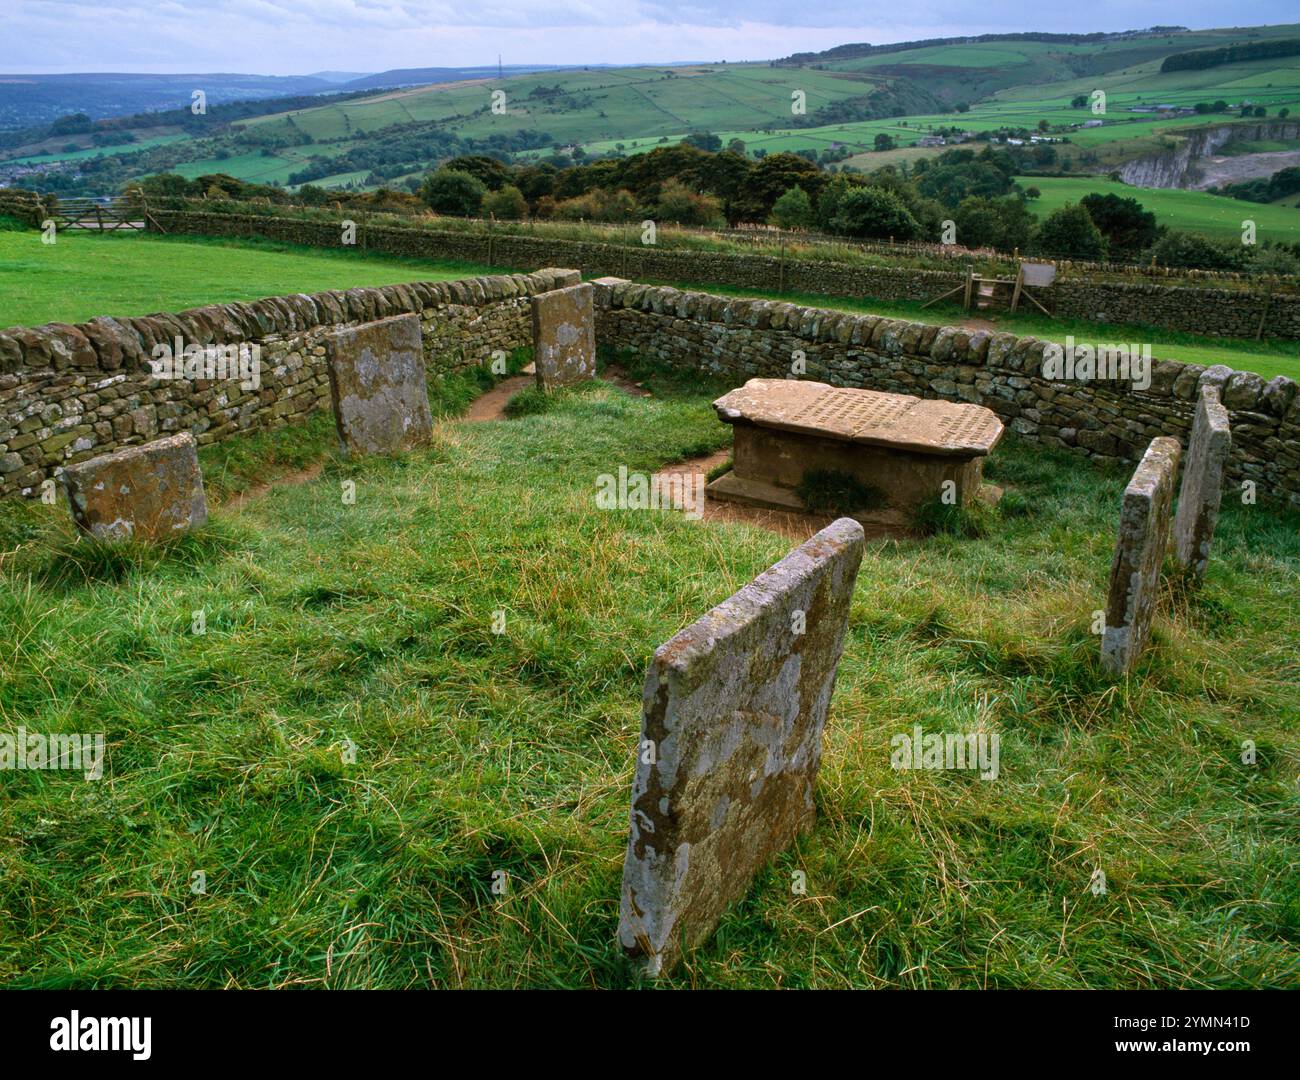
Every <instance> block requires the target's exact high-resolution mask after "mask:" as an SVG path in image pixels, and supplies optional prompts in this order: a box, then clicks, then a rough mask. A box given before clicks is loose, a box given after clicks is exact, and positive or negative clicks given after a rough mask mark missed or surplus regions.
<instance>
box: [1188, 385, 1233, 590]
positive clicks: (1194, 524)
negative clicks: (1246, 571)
mask: <svg viewBox="0 0 1300 1080" xmlns="http://www.w3.org/2000/svg"><path fill="white" fill-rule="evenodd" d="M1231 449H1232V428H1231V426H1230V424H1229V422H1228V410H1227V409H1225V408H1224V407H1223V405H1222V404H1221V403H1220V401H1219V391H1218V388H1217V387H1214V386H1203V387H1202V388H1201V396H1200V399H1199V400H1198V401H1197V404H1196V416H1195V418H1194V419H1193V420H1192V434H1191V438H1190V439H1189V441H1188V446H1187V461H1186V463H1185V464H1184V465H1183V485H1182V487H1181V488H1179V490H1178V513H1177V514H1176V515H1175V516H1174V558H1175V559H1176V560H1177V562H1178V565H1179V566H1181V567H1182V568H1183V570H1185V571H1187V572H1188V573H1189V574H1190V576H1191V577H1192V579H1193V580H1195V581H1199V580H1201V578H1203V577H1204V576H1205V567H1206V565H1207V564H1208V563H1209V560H1210V542H1211V541H1212V540H1213V539H1214V528H1215V526H1216V525H1217V524H1218V521H1219V502H1220V500H1221V499H1222V498H1223V467H1224V465H1225V464H1226V463H1227V460H1228V453H1229V451H1230V450H1231Z"/></svg>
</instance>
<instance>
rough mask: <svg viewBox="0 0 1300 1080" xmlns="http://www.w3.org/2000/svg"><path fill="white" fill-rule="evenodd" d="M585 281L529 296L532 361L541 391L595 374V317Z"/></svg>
mask: <svg viewBox="0 0 1300 1080" xmlns="http://www.w3.org/2000/svg"><path fill="white" fill-rule="evenodd" d="M592 296H593V290H592V287H591V285H590V284H589V283H587V284H583V285H570V286H569V287H568V288H565V289H555V290H553V291H551V292H544V293H538V294H537V295H536V296H534V297H533V362H534V363H535V364H536V365H537V385H538V386H539V387H540V388H541V389H543V390H551V389H553V388H555V387H559V386H570V385H572V384H573V383H579V382H583V381H585V380H587V379H594V378H595V377H596V318H595V311H594V309H593V305H592Z"/></svg>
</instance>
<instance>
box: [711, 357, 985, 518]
mask: <svg viewBox="0 0 1300 1080" xmlns="http://www.w3.org/2000/svg"><path fill="white" fill-rule="evenodd" d="M713 406H714V408H715V409H716V410H717V413H718V418H719V419H720V420H722V421H723V422H724V423H728V424H732V425H733V426H734V427H735V436H734V439H733V451H732V458H733V466H732V469H731V471H730V472H728V473H725V474H723V475H722V476H720V477H718V478H717V479H716V480H714V481H712V482H711V483H710V484H709V486H708V488H707V489H706V490H707V491H708V494H709V495H710V497H712V498H715V499H723V500H730V501H733V502H742V503H747V504H750V505H754V506H763V507H769V508H773V509H780V510H795V511H802V510H805V509H807V507H806V506H805V504H804V501H803V498H802V496H800V494H799V489H800V487H801V486H802V484H803V481H804V479H805V477H806V476H807V475H808V474H809V473H812V472H829V473H840V474H843V475H846V476H849V477H852V478H853V479H855V480H857V481H859V482H860V483H861V484H862V485H864V486H865V487H866V488H868V489H871V490H873V491H874V492H876V495H877V505H875V506H874V507H864V508H853V510H852V512H853V516H854V517H856V518H857V519H858V520H859V521H863V522H867V523H870V524H883V525H889V526H896V527H902V528H906V527H907V526H908V525H909V524H910V523H911V522H912V520H913V519H914V517H915V514H916V511H917V509H918V507H920V506H921V505H922V504H924V503H927V502H930V501H932V500H934V499H938V498H947V499H948V501H949V502H951V503H953V504H955V505H961V506H965V505H967V504H969V503H970V502H971V501H973V500H974V499H975V498H976V497H977V496H979V495H980V494H981V487H982V480H983V472H984V457H985V456H986V455H987V454H988V452H989V450H991V449H992V448H993V447H994V446H995V445H996V444H997V442H998V440H999V439H1001V437H1002V432H1003V427H1002V422H1001V421H1000V420H999V419H998V418H997V415H996V414H995V413H993V412H992V411H991V410H989V409H986V408H984V407H982V406H980V405H971V404H964V403H956V402H950V401H929V400H925V399H922V398H917V397H912V396H910V395H907V394H885V393H879V392H877V391H874V390H854V389H848V388H843V387H833V386H828V385H827V384H826V383H819V382H806V381H803V380H798V381H796V380H790V379H750V380H749V382H747V383H746V384H745V385H744V386H742V387H740V388H739V389H736V390H732V391H731V392H730V393H728V394H726V395H724V396H723V397H720V398H718V399H717V400H716V401H715V402H714V403H713ZM846 509H847V508H846Z"/></svg>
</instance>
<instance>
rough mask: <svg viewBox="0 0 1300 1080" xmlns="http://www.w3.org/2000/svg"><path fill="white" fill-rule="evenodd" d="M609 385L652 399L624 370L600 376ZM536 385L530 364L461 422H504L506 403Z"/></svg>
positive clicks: (476, 403)
mask: <svg viewBox="0 0 1300 1080" xmlns="http://www.w3.org/2000/svg"><path fill="white" fill-rule="evenodd" d="M600 377H601V379H603V380H604V381H605V382H607V383H613V384H614V385H615V386H617V387H618V388H619V389H620V390H622V391H624V392H625V393H628V394H631V395H632V396H633V397H650V396H651V394H650V391H649V390H647V389H646V388H645V387H644V386H641V385H640V384H638V383H634V382H633V381H632V380H631V379H629V378H628V377H627V375H626V373H625V372H624V371H623V369H622V368H618V367H608V368H606V369H605V370H604V371H603V372H601V375H600ZM535 383H536V378H535V377H534V368H533V365H532V364H529V365H528V366H527V367H526V368H524V370H523V371H522V372H521V373H520V374H518V375H511V376H509V377H508V378H505V379H502V380H501V381H500V382H499V383H497V384H496V386H494V387H492V389H491V390H489V391H488V392H487V393H486V394H483V395H481V396H480V397H477V398H475V399H474V403H473V404H472V405H470V407H469V409H467V410H466V412H465V415H464V416H462V417H460V419H461V420H476V421H478V420H502V419H504V418H505V415H506V411H505V410H506V402H508V401H509V400H510V399H511V398H512V397H514V396H515V395H516V394H517V393H519V391H520V390H523V389H525V388H526V387H529V386H532V385H534V384H535Z"/></svg>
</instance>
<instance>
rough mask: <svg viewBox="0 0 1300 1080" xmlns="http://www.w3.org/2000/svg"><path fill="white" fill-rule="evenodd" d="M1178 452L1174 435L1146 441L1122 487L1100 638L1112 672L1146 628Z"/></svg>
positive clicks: (1123, 665)
mask: <svg viewBox="0 0 1300 1080" xmlns="http://www.w3.org/2000/svg"><path fill="white" fill-rule="evenodd" d="M1181 454H1182V446H1181V445H1180V444H1179V442H1178V440H1177V439H1174V438H1170V437H1168V436H1164V437H1161V438H1159V439H1152V440H1151V445H1150V446H1148V447H1147V452H1146V453H1145V454H1143V455H1142V461H1141V462H1140V463H1139V464H1138V467H1137V471H1136V472H1134V473H1133V479H1132V480H1130V481H1129V482H1128V487H1126V488H1125V489H1124V500H1123V502H1122V503H1121V505H1120V517H1119V540H1118V542H1117V543H1116V545H1115V559H1114V561H1113V562H1112V563H1111V567H1110V592H1109V594H1108V595H1107V598H1106V625H1105V628H1104V629H1103V631H1102V638H1101V661H1102V665H1103V666H1104V667H1106V668H1108V669H1109V670H1111V671H1113V672H1115V673H1116V674H1121V675H1122V674H1124V673H1125V672H1127V671H1129V670H1131V669H1132V667H1133V665H1134V664H1135V663H1136V662H1137V658H1138V657H1139V656H1140V655H1141V653H1142V649H1143V647H1144V646H1145V645H1146V640H1147V635H1148V633H1149V632H1150V630H1151V615H1152V613H1153V611H1154V610H1155V602H1156V592H1157V590H1158V588H1159V584H1160V564H1161V563H1162V562H1163V561H1164V557H1165V549H1166V548H1167V547H1168V545H1169V509H1170V506H1171V505H1172V503H1173V497H1174V480H1175V479H1176V478H1177V476H1178V459H1179V457H1180V456H1181Z"/></svg>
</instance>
